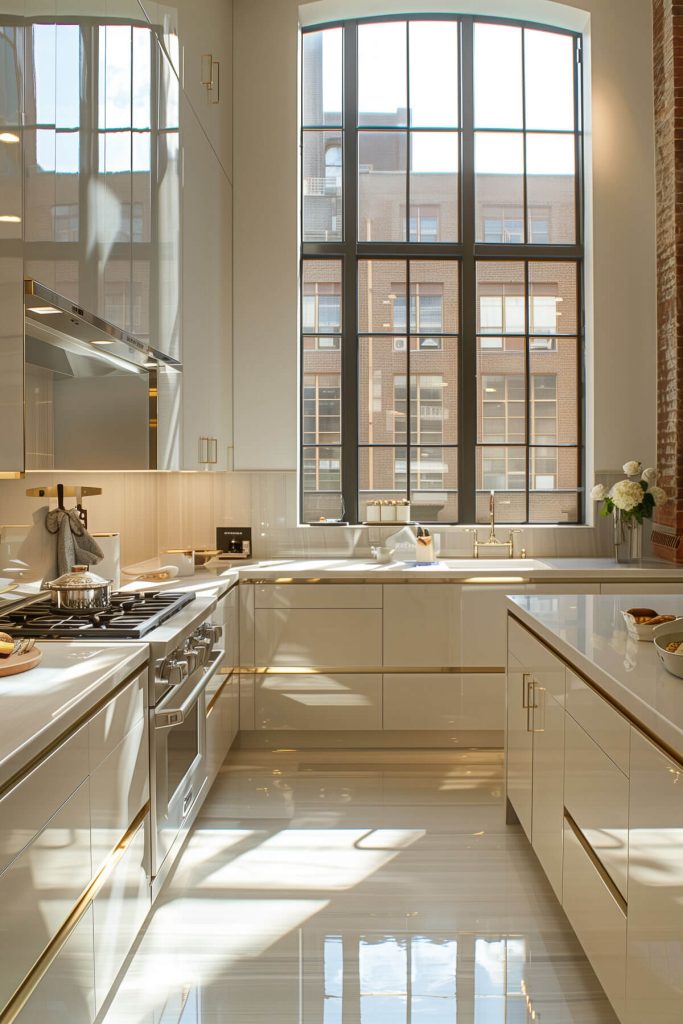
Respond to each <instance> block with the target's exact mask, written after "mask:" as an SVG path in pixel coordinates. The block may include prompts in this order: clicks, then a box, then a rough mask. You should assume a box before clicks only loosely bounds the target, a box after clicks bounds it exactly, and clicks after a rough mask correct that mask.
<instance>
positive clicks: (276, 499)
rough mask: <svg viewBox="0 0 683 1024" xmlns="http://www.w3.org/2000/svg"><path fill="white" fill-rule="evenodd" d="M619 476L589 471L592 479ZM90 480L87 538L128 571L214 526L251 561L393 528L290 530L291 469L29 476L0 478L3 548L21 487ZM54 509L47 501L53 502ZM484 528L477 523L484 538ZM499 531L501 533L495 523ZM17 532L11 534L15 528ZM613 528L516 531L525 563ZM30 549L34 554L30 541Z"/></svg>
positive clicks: (208, 537)
mask: <svg viewBox="0 0 683 1024" xmlns="http://www.w3.org/2000/svg"><path fill="white" fill-rule="evenodd" d="M616 475H617V474H615V473H614V471H605V472H602V473H599V474H596V479H597V480H598V481H602V480H605V481H607V480H613V479H614V478H615V476H616ZM58 482H62V483H65V484H76V485H77V484H79V483H80V484H88V485H91V486H95V487H101V488H102V494H101V495H100V496H99V497H92V498H89V499H88V500H87V503H86V505H87V508H88V515H89V528H90V530H91V531H92V532H94V533H108V532H116V533H120V534H121V564H122V565H123V566H126V565H133V564H135V563H136V562H140V561H144V560H145V559H148V558H153V557H155V556H157V555H158V554H159V553H160V552H161V551H163V550H165V549H168V548H177V547H195V548H199V547H213V545H214V544H215V530H216V526H251V528H252V531H253V542H254V554H255V556H256V557H257V558H263V559H265V558H276V557H299V558H300V557H307V556H310V557H315V556H319V557H320V556H322V557H330V558H349V557H353V556H367V555H369V554H370V547H371V545H372V544H378V543H381V542H382V541H383V540H385V539H386V537H387V536H389V535H390V534H391V533H393V532H395V529H396V527H395V526H382V527H380V526H372V527H339V526H305V527H299V526H297V481H296V473H294V472H259V473H246V472H239V473H60V474H56V473H50V472H44V473H29V474H27V475H26V477H25V478H24V479H23V480H2V481H0V542H1V541H2V539H3V535H5V536H6V535H7V529H6V527H7V526H16V525H18V524H23V525H25V526H26V527H27V529H28V528H29V526H30V524H31V523H32V522H33V517H34V514H35V513H36V512H37V510H38V509H39V508H40V506H41V504H45V503H44V502H41V500H40V499H37V498H29V497H27V496H26V489H27V488H28V487H36V486H39V485H40V484H45V485H46V486H53V485H54V484H56V483H58ZM52 505H53V506H54V502H52ZM485 529H486V527H483V526H482V527H480V533H481V534H482V535H483V533H484V531H485ZM432 532H434V533H435V534H438V535H439V537H440V543H441V555H442V556H444V555H445V556H452V557H458V556H460V557H462V556H468V555H470V554H471V550H472V539H471V535H470V534H468V533H466V532H465V531H464V529H463V528H462V527H457V526H454V527H439V528H438V529H437V528H435V529H434V530H433V531H432ZM500 532H501V533H503V534H505V535H506V528H505V527H501V531H500ZM13 536H16V531H13ZM610 538H611V531H610V523H609V522H607V521H605V520H598V522H597V524H596V526H595V527H594V528H590V527H571V526H567V527H564V526H563V527H552V526H535V527H526V528H523V530H522V533H521V534H520V535H519V536H518V537H517V539H516V541H517V548H518V550H519V549H521V548H522V547H524V548H526V552H527V554H528V555H529V557H532V556H543V555H545V556H547V557H551V556H555V557H562V556H567V557H577V556H585V557H597V556H601V555H602V556H604V555H609V554H611V549H610ZM32 550H35V545H33V547H32Z"/></svg>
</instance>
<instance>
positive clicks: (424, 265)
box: [403, 260, 460, 334]
mask: <svg viewBox="0 0 683 1024" xmlns="http://www.w3.org/2000/svg"><path fill="white" fill-rule="evenodd" d="M459 274H460V265H459V263H458V261H457V260H410V295H411V310H410V320H411V324H410V329H411V331H416V332H417V333H428V332H429V331H435V332H439V333H441V332H443V333H446V334H457V333H458V332H459V331H460V286H459ZM403 294H405V289H404V292H403Z"/></svg>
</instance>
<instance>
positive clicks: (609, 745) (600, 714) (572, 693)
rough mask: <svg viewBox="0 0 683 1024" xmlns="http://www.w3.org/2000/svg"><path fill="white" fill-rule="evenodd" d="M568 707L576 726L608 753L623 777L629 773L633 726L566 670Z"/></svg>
mask: <svg viewBox="0 0 683 1024" xmlns="http://www.w3.org/2000/svg"><path fill="white" fill-rule="evenodd" d="M565 707H566V709H567V711H568V712H569V714H570V715H571V716H572V718H573V719H574V721H575V722H578V724H579V725H580V726H581V727H582V729H584V730H585V731H586V732H587V733H588V735H589V736H590V737H591V739H593V740H595V742H596V743H597V744H598V746H599V747H601V748H602V750H604V751H605V753H606V754H607V755H608V757H610V758H611V759H612V760H613V761H614V763H615V764H616V765H617V767H618V768H620V769H621V770H622V772H623V773H624V775H628V772H629V750H630V743H631V726H630V723H629V722H628V720H627V719H626V718H624V716H623V715H621V714H619V712H618V711H617V710H616V708H613V707H612V705H611V704H609V703H608V702H607V701H606V700H605V698H604V697H601V696H600V694H599V693H597V692H596V691H595V690H594V689H593V688H592V687H590V686H588V684H587V683H584V681H583V679H580V678H579V677H578V676H577V675H576V674H575V673H574V672H571V671H569V670H567V699H566V703H565Z"/></svg>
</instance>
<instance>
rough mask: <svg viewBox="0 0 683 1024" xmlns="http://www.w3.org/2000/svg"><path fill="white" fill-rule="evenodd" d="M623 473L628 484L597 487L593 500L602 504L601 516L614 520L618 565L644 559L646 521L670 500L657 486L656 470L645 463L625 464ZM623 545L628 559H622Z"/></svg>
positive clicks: (625, 482) (592, 496) (593, 493)
mask: <svg viewBox="0 0 683 1024" xmlns="http://www.w3.org/2000/svg"><path fill="white" fill-rule="evenodd" d="M623 470H624V473H625V474H626V478H625V479H624V480H618V481H617V482H616V483H615V484H612V486H611V487H605V485H604V484H596V485H595V487H594V488H593V490H592V491H591V498H592V499H593V501H599V502H600V503H601V507H600V515H601V516H609V515H611V516H613V517H614V546H615V552H616V556H617V561H634V560H639V559H640V557H641V555H642V531H641V527H642V525H643V520H644V519H651V518H652V513H653V512H654V510H655V508H657V507H658V506H659V505H664V504H666V502H667V501H668V500H669V499H668V497H667V494H666V491H665V490H664V489H663V488H662V487H658V486H657V470H656V469H654V468H652V467H650V468H649V469H643V468H642V463H640V462H636V461H635V460H632V461H631V462H625V463H624V466H623ZM623 545H626V548H627V551H626V555H625V557H622V556H623Z"/></svg>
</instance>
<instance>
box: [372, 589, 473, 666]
mask: <svg viewBox="0 0 683 1024" xmlns="http://www.w3.org/2000/svg"><path fill="white" fill-rule="evenodd" d="M383 590H384V664H385V665H387V666H390V665H391V666H397V667H399V668H427V667H430V666H439V667H458V666H462V665H463V660H462V649H461V643H460V600H461V588H460V587H459V586H457V585H456V584H453V583H436V584H429V583H423V584H419V583H409V584H395V585H393V586H392V585H387V586H385V587H383Z"/></svg>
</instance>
